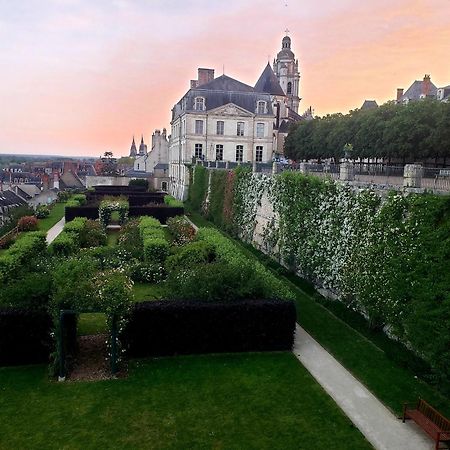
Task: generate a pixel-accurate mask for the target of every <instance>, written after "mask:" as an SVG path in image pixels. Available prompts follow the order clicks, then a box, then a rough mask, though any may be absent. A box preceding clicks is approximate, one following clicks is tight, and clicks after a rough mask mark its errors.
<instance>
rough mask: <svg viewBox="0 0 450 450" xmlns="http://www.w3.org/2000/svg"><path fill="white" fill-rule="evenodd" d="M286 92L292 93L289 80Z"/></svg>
mask: <svg viewBox="0 0 450 450" xmlns="http://www.w3.org/2000/svg"><path fill="white" fill-rule="evenodd" d="M287 93H288V94H292V83H291V82H290V81H289V83H288V84H287Z"/></svg>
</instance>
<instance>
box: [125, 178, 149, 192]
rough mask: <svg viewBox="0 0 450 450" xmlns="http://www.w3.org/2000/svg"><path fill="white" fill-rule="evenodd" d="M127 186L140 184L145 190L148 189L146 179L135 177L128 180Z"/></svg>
mask: <svg viewBox="0 0 450 450" xmlns="http://www.w3.org/2000/svg"><path fill="white" fill-rule="evenodd" d="M128 186H142V187H144V188H145V190H148V180H144V179H142V178H136V179H135V180H130V182H129V183H128Z"/></svg>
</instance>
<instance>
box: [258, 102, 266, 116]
mask: <svg viewBox="0 0 450 450" xmlns="http://www.w3.org/2000/svg"><path fill="white" fill-rule="evenodd" d="M257 113H258V114H266V113H267V103H266V102H258V108H257Z"/></svg>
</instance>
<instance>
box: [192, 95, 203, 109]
mask: <svg viewBox="0 0 450 450" xmlns="http://www.w3.org/2000/svg"><path fill="white" fill-rule="evenodd" d="M194 109H195V110H196V111H204V110H205V99H204V98H203V97H195V101H194Z"/></svg>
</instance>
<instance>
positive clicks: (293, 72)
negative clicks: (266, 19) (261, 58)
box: [273, 31, 300, 113]
mask: <svg viewBox="0 0 450 450" xmlns="http://www.w3.org/2000/svg"><path fill="white" fill-rule="evenodd" d="M286 32H287V31H286ZM291 44H292V41H291V38H290V37H289V36H287V35H286V36H284V37H283V40H282V41H281V50H280V51H279V52H278V54H277V59H276V61H275V62H274V65H273V71H274V72H275V75H276V76H277V78H278V81H279V83H280V86H281V88H282V89H283V91H284V93H285V95H286V97H287V98H288V107H289V109H291V110H292V111H294V112H296V113H298V107H299V103H300V98H299V96H298V93H299V84H300V72H299V70H298V60H296V59H295V55H294V52H293V51H292V50H291Z"/></svg>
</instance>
